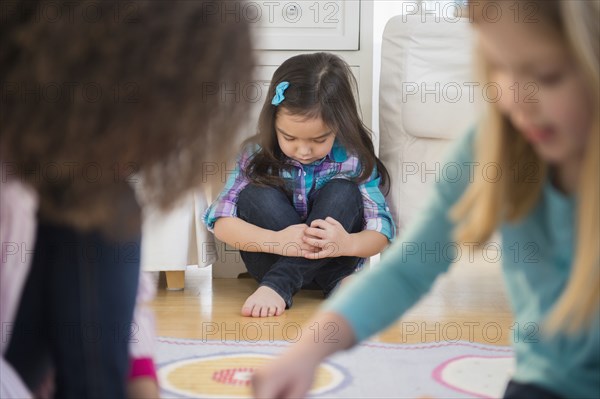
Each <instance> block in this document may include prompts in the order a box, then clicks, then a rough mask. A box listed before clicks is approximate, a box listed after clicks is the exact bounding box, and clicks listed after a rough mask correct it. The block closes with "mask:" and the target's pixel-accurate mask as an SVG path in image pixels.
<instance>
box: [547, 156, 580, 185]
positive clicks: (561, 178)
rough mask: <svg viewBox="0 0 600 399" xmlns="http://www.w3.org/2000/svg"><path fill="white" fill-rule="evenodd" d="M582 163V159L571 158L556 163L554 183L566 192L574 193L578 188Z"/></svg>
mask: <svg viewBox="0 0 600 399" xmlns="http://www.w3.org/2000/svg"><path fill="white" fill-rule="evenodd" d="M582 163H583V161H582V160H581V159H571V160H568V161H566V162H564V163H562V164H560V165H556V167H555V172H556V173H555V175H554V179H553V183H554V185H555V186H556V187H557V188H558V189H559V190H560V191H562V192H564V193H565V194H573V193H574V192H575V191H576V190H577V186H578V183H579V175H580V173H581V166H582Z"/></svg>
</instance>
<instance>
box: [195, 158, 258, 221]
mask: <svg viewBox="0 0 600 399" xmlns="http://www.w3.org/2000/svg"><path fill="white" fill-rule="evenodd" d="M256 151H257V148H246V149H245V150H244V151H242V153H241V155H240V156H239V157H238V159H237V161H236V165H235V169H234V171H233V173H232V174H231V175H230V176H229V178H228V179H227V182H226V183H225V187H224V188H223V190H222V191H221V193H220V194H219V196H218V197H217V199H216V200H215V201H214V202H213V203H212V204H211V205H210V206H209V207H208V209H207V210H206V212H204V215H203V217H202V219H203V222H204V224H205V225H206V227H207V228H208V230H209V231H211V232H212V231H213V229H214V226H215V222H216V221H217V219H219V218H222V217H237V201H238V198H239V195H240V192H242V190H243V189H244V188H245V187H246V186H247V185H248V183H249V180H248V178H247V177H246V175H245V174H244V173H242V171H243V170H245V168H246V166H247V165H248V162H249V161H250V158H251V157H252V155H253V154H254V153H255V152H256Z"/></svg>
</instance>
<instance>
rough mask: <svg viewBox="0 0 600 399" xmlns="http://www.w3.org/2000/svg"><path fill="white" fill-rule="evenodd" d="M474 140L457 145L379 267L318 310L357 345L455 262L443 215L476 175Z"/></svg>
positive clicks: (470, 137) (448, 222) (449, 224)
mask: <svg viewBox="0 0 600 399" xmlns="http://www.w3.org/2000/svg"><path fill="white" fill-rule="evenodd" d="M474 136H475V134H474V132H473V131H471V132H469V133H468V134H467V135H465V136H464V137H463V138H462V139H460V140H459V141H458V142H457V143H456V145H455V147H454V148H453V150H452V151H451V152H450V156H449V157H448V158H447V161H446V162H445V163H444V166H443V170H444V171H446V172H447V173H443V174H442V175H443V178H442V179H441V180H439V182H436V183H435V185H434V188H433V190H432V193H431V196H430V197H429V200H428V202H427V205H426V206H425V208H424V209H423V210H422V211H421V213H420V215H419V216H418V217H416V218H415V220H414V221H413V222H412V223H411V224H410V225H409V227H408V228H407V229H406V231H405V232H404V233H403V234H402V235H401V236H400V237H399V238H398V239H396V240H395V241H394V243H393V244H392V245H391V246H390V247H389V249H388V250H386V251H385V252H384V253H383V255H382V258H381V262H380V263H379V264H378V265H376V266H375V267H374V268H373V269H371V270H365V271H363V272H359V273H358V274H357V275H356V278H354V279H352V280H351V281H350V282H349V283H348V284H347V285H345V286H343V287H342V288H341V289H340V290H339V291H338V292H336V293H335V294H334V295H333V296H332V297H331V299H329V300H328V301H326V302H325V304H324V305H323V307H322V310H324V311H331V312H335V313H337V314H339V315H341V316H342V317H343V318H344V319H346V320H347V321H348V322H349V324H350V326H351V328H352V330H353V332H354V334H355V337H356V338H357V340H358V341H362V340H364V339H366V338H368V337H369V336H371V335H373V334H375V333H377V332H379V331H381V330H383V329H384V328H386V327H388V326H389V325H390V324H391V323H393V322H394V321H395V320H396V319H398V318H399V317H400V316H401V315H402V314H403V313H404V312H406V311H407V310H408V309H409V308H410V307H411V306H413V305H414V304H415V303H416V302H417V301H418V300H419V298H421V296H423V294H425V293H426V292H427V291H429V289H430V287H431V286H432V284H433V283H434V281H435V279H436V278H437V276H439V275H440V274H442V273H443V272H445V271H446V270H447V269H448V267H449V266H450V264H451V263H452V261H453V260H454V258H455V257H456V255H457V253H458V251H457V245H456V244H455V243H454V242H453V240H452V230H453V227H454V225H453V223H452V222H451V220H450V218H449V215H448V212H449V209H450V208H451V207H452V205H453V204H454V203H455V202H456V201H457V200H458V199H459V198H460V196H461V195H462V193H463V192H464V190H465V189H466V187H467V185H468V184H469V182H470V181H472V178H473V173H474V172H473V171H474V170H476V169H475V168H474V166H475V165H474V162H473V161H472V160H473V142H474ZM453 171H455V172H453ZM393 189H394V187H392V190H393Z"/></svg>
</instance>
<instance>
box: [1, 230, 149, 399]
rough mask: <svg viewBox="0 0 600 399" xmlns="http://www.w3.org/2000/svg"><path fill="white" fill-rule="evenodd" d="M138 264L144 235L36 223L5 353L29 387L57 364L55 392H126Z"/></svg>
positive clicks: (116, 394)
mask: <svg viewBox="0 0 600 399" xmlns="http://www.w3.org/2000/svg"><path fill="white" fill-rule="evenodd" d="M139 265H140V246H139V237H136V238H135V239H133V240H131V241H128V242H121V241H112V240H109V239H107V238H105V236H104V235H102V234H101V233H97V232H88V233H82V232H79V231H76V230H74V229H72V228H70V227H66V226H59V225H55V224H50V223H44V222H43V221H42V222H40V223H39V224H38V228H37V235H36V243H35V252H34V255H33V261H32V265H31V270H30V272H29V275H28V277H27V281H26V283H25V287H24V289H23V294H22V297H21V301H20V304H19V308H18V311H17V316H16V320H15V325H14V326H13V329H12V333H11V338H10V342H9V345H8V348H7V351H6V354H5V355H6V359H7V360H8V361H9V362H10V363H11V364H12V366H13V367H14V368H15V370H16V371H17V372H18V373H19V375H20V376H21V378H22V379H23V381H24V382H25V384H26V385H27V386H28V387H29V388H30V389H31V390H35V389H37V387H38V385H39V384H40V383H41V382H42V380H43V379H44V376H45V375H47V373H48V371H49V370H50V368H51V367H53V369H54V375H55V397H57V398H124V397H125V396H126V389H125V384H126V381H127V373H128V371H129V365H130V362H129V341H130V331H131V322H132V318H133V309H134V305H135V299H136V293H137V286H138V277H139Z"/></svg>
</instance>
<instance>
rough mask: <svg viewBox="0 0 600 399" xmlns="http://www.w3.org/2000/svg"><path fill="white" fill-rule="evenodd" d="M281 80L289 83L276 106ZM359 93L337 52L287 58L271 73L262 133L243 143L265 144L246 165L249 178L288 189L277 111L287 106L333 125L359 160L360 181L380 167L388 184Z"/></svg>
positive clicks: (261, 127)
mask: <svg viewBox="0 0 600 399" xmlns="http://www.w3.org/2000/svg"><path fill="white" fill-rule="evenodd" d="M283 81H287V82H289V84H290V85H289V88H288V89H287V90H286V91H285V100H283V102H282V103H281V104H280V105H278V106H275V105H272V104H271V100H272V98H273V96H274V95H275V88H276V87H277V85H278V84H279V83H281V82H283ZM355 93H357V84H356V80H355V78H354V75H353V74H352V71H351V70H350V67H349V66H348V64H347V63H346V62H345V61H343V60H342V59H341V58H340V57H338V56H336V55H334V54H331V53H314V54H302V55H297V56H295V57H292V58H290V59H288V60H286V61H285V62H284V63H283V64H281V66H280V67H279V68H277V70H276V71H275V73H274V74H273V79H272V81H271V85H270V87H269V92H268V94H267V99H266V101H265V104H264V105H263V108H262V111H261V114H260V117H259V121H258V133H257V134H256V135H255V136H253V137H250V138H249V139H248V140H247V141H246V143H245V145H248V144H251V143H256V144H259V145H260V147H261V149H260V150H259V151H258V152H257V153H256V154H255V155H254V156H253V157H252V158H251V159H250V161H249V163H248V165H247V167H246V171H245V173H246V174H247V176H248V178H249V179H250V180H251V181H253V182H254V183H256V184H262V185H270V186H276V187H280V188H282V189H284V190H286V186H285V183H284V182H283V179H282V178H281V177H280V171H281V170H283V169H285V168H287V167H289V163H288V159H287V157H286V156H285V154H283V152H282V151H281V149H280V148H279V145H278V143H277V135H276V131H275V119H276V117H277V113H278V112H280V111H281V109H285V110H287V111H288V112H289V113H291V114H292V115H301V116H305V117H306V118H321V119H322V120H323V122H324V123H325V124H326V125H327V126H328V127H330V128H331V129H333V131H334V132H335V136H336V139H337V140H338V141H339V143H340V144H341V145H342V146H343V147H344V148H345V149H346V151H348V152H349V153H350V154H352V155H355V156H357V157H358V159H359V160H360V163H361V171H360V173H359V175H358V176H356V178H355V180H356V181H357V182H362V181H365V180H367V179H368V178H369V176H370V175H371V173H372V172H373V168H374V167H375V166H376V167H377V170H378V172H379V174H380V176H381V185H382V186H384V187H385V186H387V183H388V182H389V174H388V172H387V169H386V168H385V166H384V165H383V163H382V162H381V161H380V160H379V159H378V158H377V157H376V156H375V150H374V148H373V141H372V140H371V132H370V131H369V129H368V128H367V127H366V126H365V124H364V123H363V122H362V120H361V119H360V115H359V110H358V107H357V103H356V98H355Z"/></svg>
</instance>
